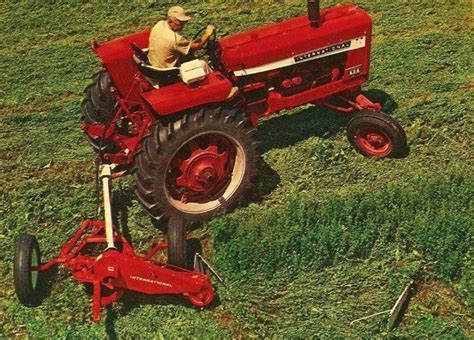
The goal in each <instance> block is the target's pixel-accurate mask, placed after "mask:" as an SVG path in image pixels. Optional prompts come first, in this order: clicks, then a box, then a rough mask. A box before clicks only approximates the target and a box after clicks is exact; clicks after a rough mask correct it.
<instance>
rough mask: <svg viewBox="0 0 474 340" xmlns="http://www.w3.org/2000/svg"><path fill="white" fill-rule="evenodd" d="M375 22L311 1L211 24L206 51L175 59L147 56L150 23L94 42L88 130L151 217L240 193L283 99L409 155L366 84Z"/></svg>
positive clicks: (212, 209) (237, 197) (196, 213)
mask: <svg viewBox="0 0 474 340" xmlns="http://www.w3.org/2000/svg"><path fill="white" fill-rule="evenodd" d="M371 31H372V19H371V17H370V16H369V14H367V13H366V12H365V11H364V10H363V9H361V8H359V7H357V6H355V5H352V4H345V5H340V6H335V7H332V8H327V9H324V10H322V11H320V10H319V1H316V0H309V1H308V15H305V16H300V17H296V18H292V19H289V20H286V21H283V22H279V23H275V24H270V25H267V26H263V27H260V28H257V29H253V30H250V31H246V32H243V33H240V34H236V35H232V36H227V37H225V38H222V39H220V40H217V39H216V36H215V35H214V37H212V39H211V40H210V41H209V42H208V43H207V45H206V46H205V49H204V52H205V53H204V54H202V55H201V56H199V57H200V58H202V57H204V55H206V58H205V59H206V61H203V60H193V61H190V62H187V63H183V64H182V65H181V67H180V68H171V69H157V68H155V67H153V66H151V65H150V64H149V63H148V58H147V46H148V37H149V33H150V31H149V30H146V31H142V32H138V33H134V34H131V35H128V36H125V37H122V38H119V39H115V40H112V41H109V42H106V43H103V44H100V45H99V44H98V43H97V42H95V41H94V42H93V44H92V45H93V46H92V47H93V49H94V52H95V53H96V54H97V55H98V56H99V57H100V58H101V60H102V63H103V65H104V68H105V70H103V71H101V72H99V73H98V74H97V75H96V76H95V79H94V82H93V83H92V84H91V85H90V86H89V87H87V88H86V90H85V100H84V102H83V105H82V109H83V122H84V124H83V125H82V127H83V130H84V131H85V133H86V137H87V139H88V141H89V142H90V144H91V145H92V146H93V148H94V149H96V150H97V151H98V152H99V154H100V157H101V158H102V160H103V161H104V162H106V163H114V164H118V165H120V167H121V168H122V169H123V170H125V171H127V172H130V173H132V174H133V177H134V180H135V184H136V189H135V192H136V195H137V196H138V199H139V201H140V202H141V203H142V205H143V206H144V207H145V209H146V211H147V212H148V213H149V214H150V215H151V216H152V217H153V218H154V219H156V220H159V219H161V218H162V217H164V218H169V217H170V216H174V215H179V216H181V217H183V218H184V219H185V220H186V221H187V222H191V221H203V220H206V219H208V218H210V217H212V216H214V215H215V214H217V213H220V212H222V211H227V210H229V209H231V208H232V207H234V206H235V205H236V204H237V203H238V202H239V201H241V200H242V199H243V198H244V197H245V195H246V193H248V192H249V191H251V190H252V188H253V187H254V184H255V181H256V176H257V163H258V159H259V153H258V151H257V140H256V139H255V135H256V132H257V130H256V128H255V126H256V125H257V123H258V121H259V120H260V119H261V118H262V117H268V116H270V115H271V114H273V113H275V112H279V111H281V110H284V109H291V108H295V107H298V106H300V105H305V104H308V103H313V104H317V105H323V106H325V107H329V108H332V109H334V110H337V111H340V112H343V113H345V114H351V115H353V117H352V119H351V120H350V121H349V124H348V128H347V135H348V138H349V141H350V142H351V143H352V144H353V145H354V146H355V147H356V148H357V149H358V150H359V151H360V152H361V153H362V154H364V155H366V156H369V157H373V158H384V157H402V156H404V155H405V154H406V152H407V141H406V135H405V133H404V131H403V128H402V127H401V126H400V124H399V123H398V122H397V121H395V120H394V119H393V118H392V117H390V116H389V115H387V114H385V113H383V112H381V105H380V104H379V103H374V102H372V101H370V100H369V99H368V98H366V97H365V96H364V95H363V94H362V93H361V87H362V85H364V84H365V83H366V82H367V81H368V79H369V66H370V49H371V38H372V37H371ZM199 34H200V32H198V34H196V36H199ZM234 87H238V89H239V91H238V93H237V95H235V96H234V97H232V98H228V95H229V92H230V90H231V89H232V88H234Z"/></svg>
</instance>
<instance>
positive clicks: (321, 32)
mask: <svg viewBox="0 0 474 340" xmlns="http://www.w3.org/2000/svg"><path fill="white" fill-rule="evenodd" d="M371 30H372V19H371V17H370V16H369V15H368V14H367V13H366V12H365V11H364V10H363V9H361V8H359V7H357V6H355V5H352V4H345V5H340V6H335V7H331V8H328V9H325V10H322V11H321V18H320V26H319V27H312V26H311V25H310V21H309V19H308V16H301V17H296V18H293V19H290V20H285V21H282V22H279V23H275V24H270V25H266V26H263V27H260V28H257V29H254V30H250V31H246V32H243V33H240V34H237V35H233V36H229V37H225V38H223V39H221V40H220V42H219V43H220V46H221V48H222V52H223V53H222V62H223V64H224V65H225V66H226V68H228V69H230V70H232V71H237V70H246V69H249V68H255V67H258V66H260V65H265V64H270V63H276V64H277V63H278V61H279V60H284V59H285V58H291V57H295V56H298V55H303V54H305V53H307V52H310V51H313V50H314V49H315V46H316V47H319V48H324V47H327V46H331V45H334V44H339V43H344V42H347V41H351V40H353V39H356V38H360V37H364V36H365V37H366V38H365V44H366V45H369V47H370V37H371ZM368 50H370V48H369V49H368Z"/></svg>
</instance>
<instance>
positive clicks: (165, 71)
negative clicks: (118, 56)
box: [130, 43, 179, 86]
mask: <svg viewBox="0 0 474 340" xmlns="http://www.w3.org/2000/svg"><path fill="white" fill-rule="evenodd" d="M130 46H131V47H132V51H133V57H132V59H133V62H134V63H135V65H136V66H137V68H138V70H139V71H140V72H141V73H142V74H143V75H144V76H145V77H147V78H150V79H151V80H154V81H157V82H158V84H159V85H160V86H166V85H170V84H173V83H176V82H177V81H179V67H171V68H159V67H155V66H152V65H150V61H149V59H148V49H144V50H142V49H141V48H140V47H138V46H137V45H136V44H135V43H131V44H130Z"/></svg>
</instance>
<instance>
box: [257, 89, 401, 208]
mask: <svg viewBox="0 0 474 340" xmlns="http://www.w3.org/2000/svg"><path fill="white" fill-rule="evenodd" d="M363 94H364V95H365V96H367V98H369V99H370V100H372V101H373V102H377V103H380V104H382V111H383V112H385V113H387V114H392V113H393V112H394V111H395V110H396V109H397V107H398V105H397V103H396V102H395V100H394V99H393V98H392V96H390V95H389V94H388V93H386V92H385V91H383V90H378V89H371V90H368V91H363ZM294 111H295V112H293V113H284V114H279V115H275V116H273V117H271V118H270V119H267V120H264V121H262V122H261V123H260V124H259V125H258V126H257V129H258V133H257V136H258V139H259V140H260V152H261V154H265V153H267V152H269V151H271V150H274V149H284V148H287V147H289V146H292V145H295V144H297V143H299V142H301V141H304V140H306V139H308V138H310V137H318V138H323V139H329V138H332V137H334V136H335V135H337V134H338V133H340V132H341V131H345V130H346V126H347V123H348V122H349V120H350V119H351V117H352V114H344V113H339V112H336V111H334V110H330V109H326V108H323V107H319V106H309V107H306V108H304V109H300V110H298V109H295V110H294ZM288 161H291V160H288ZM259 168H260V178H259V190H258V193H256V195H255V196H256V197H255V198H254V200H253V201H254V202H258V201H260V200H261V197H265V196H267V195H268V194H270V193H271V192H272V191H273V190H274V189H275V188H276V187H277V186H278V184H279V183H280V177H279V175H278V174H277V173H276V172H275V171H274V170H273V169H272V168H271V166H269V165H268V163H266V162H265V161H264V160H262V162H261V164H260V166H259Z"/></svg>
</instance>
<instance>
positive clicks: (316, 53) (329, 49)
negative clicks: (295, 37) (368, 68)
mask: <svg viewBox="0 0 474 340" xmlns="http://www.w3.org/2000/svg"><path fill="white" fill-rule="evenodd" d="M349 47H351V42H350V40H349V41H345V42H343V43H340V44H336V45H332V46H328V47H325V48H320V49H318V50H314V51H310V52H307V53H305V54H302V55H299V56H297V57H295V62H300V61H303V60H307V59H311V58H315V57H320V56H322V55H325V54H327V53H329V52H334V51H338V50H342V49H345V48H349Z"/></svg>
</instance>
